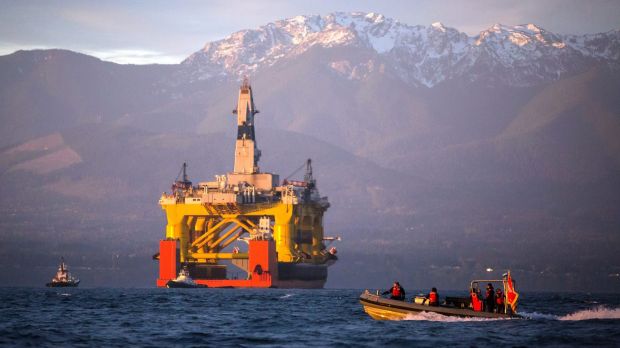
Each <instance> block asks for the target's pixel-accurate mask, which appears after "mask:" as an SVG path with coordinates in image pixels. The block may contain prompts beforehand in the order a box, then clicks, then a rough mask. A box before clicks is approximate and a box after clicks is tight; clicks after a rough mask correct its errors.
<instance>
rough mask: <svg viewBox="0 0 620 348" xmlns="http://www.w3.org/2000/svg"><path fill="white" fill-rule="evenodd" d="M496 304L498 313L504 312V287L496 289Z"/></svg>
mask: <svg viewBox="0 0 620 348" xmlns="http://www.w3.org/2000/svg"><path fill="white" fill-rule="evenodd" d="M495 305H496V308H495V310H496V311H497V313H504V310H505V306H504V293H503V292H502V289H497V290H495Z"/></svg>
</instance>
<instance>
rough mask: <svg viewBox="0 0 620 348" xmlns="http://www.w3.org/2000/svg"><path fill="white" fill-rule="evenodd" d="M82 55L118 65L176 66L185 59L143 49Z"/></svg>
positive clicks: (91, 52)
mask: <svg viewBox="0 0 620 348" xmlns="http://www.w3.org/2000/svg"><path fill="white" fill-rule="evenodd" d="M83 53H86V54H88V55H91V56H95V57H97V58H99V59H101V60H106V61H109V62H114V63H118V64H178V63H180V62H181V61H182V60H183V59H185V58H186V57H185V56H181V55H169V54H165V53H162V52H157V51H151V50H144V49H117V50H105V51H84V52H83Z"/></svg>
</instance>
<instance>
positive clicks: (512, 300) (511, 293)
mask: <svg viewBox="0 0 620 348" xmlns="http://www.w3.org/2000/svg"><path fill="white" fill-rule="evenodd" d="M518 299H519V294H518V293H517V292H516V291H515V286H514V282H513V281H512V277H511V276H510V271H508V276H507V277H506V303H508V304H509V305H510V307H511V308H512V312H513V313H516V312H517V300H518Z"/></svg>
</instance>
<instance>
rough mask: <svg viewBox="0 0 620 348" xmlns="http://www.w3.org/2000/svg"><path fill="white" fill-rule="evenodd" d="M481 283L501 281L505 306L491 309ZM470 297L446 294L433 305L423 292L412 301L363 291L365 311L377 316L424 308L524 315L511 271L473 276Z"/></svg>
mask: <svg viewBox="0 0 620 348" xmlns="http://www.w3.org/2000/svg"><path fill="white" fill-rule="evenodd" d="M480 283H500V284H502V285H503V287H504V292H503V294H502V296H503V298H502V299H503V301H502V303H503V306H500V307H499V308H497V309H496V310H494V311H490V310H488V309H487V308H486V307H485V305H484V302H483V300H482V297H481V292H480V288H479V284H480ZM469 294H470V296H469V297H446V299H445V301H443V303H441V304H438V305H436V306H431V305H430V304H429V303H428V299H427V298H425V297H424V296H416V297H414V298H413V299H412V301H411V302H408V301H406V300H404V301H401V300H392V299H387V298H383V297H382V296H381V295H380V294H379V291H377V292H376V293H374V294H373V293H371V292H369V291H368V290H366V291H364V292H363V293H362V294H361V295H360V303H361V304H362V306H363V307H364V311H365V312H366V313H367V314H368V315H369V316H370V317H372V318H373V319H376V320H402V319H405V318H407V317H411V316H415V315H417V314H420V313H422V312H430V313H437V314H440V315H445V316H455V317H471V318H521V316H520V315H518V314H517V300H518V298H519V294H518V293H517V292H516V291H515V288H514V280H513V279H512V277H511V276H510V272H508V273H506V274H504V276H503V277H502V279H500V280H473V281H472V282H471V284H470V289H469Z"/></svg>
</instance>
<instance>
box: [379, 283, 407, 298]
mask: <svg viewBox="0 0 620 348" xmlns="http://www.w3.org/2000/svg"><path fill="white" fill-rule="evenodd" d="M387 294H390V299H392V300H399V301H404V300H405V289H404V288H403V287H402V286H400V283H399V282H396V281H395V282H394V285H392V287H391V288H390V289H389V290H386V291H384V292H383V295H387Z"/></svg>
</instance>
